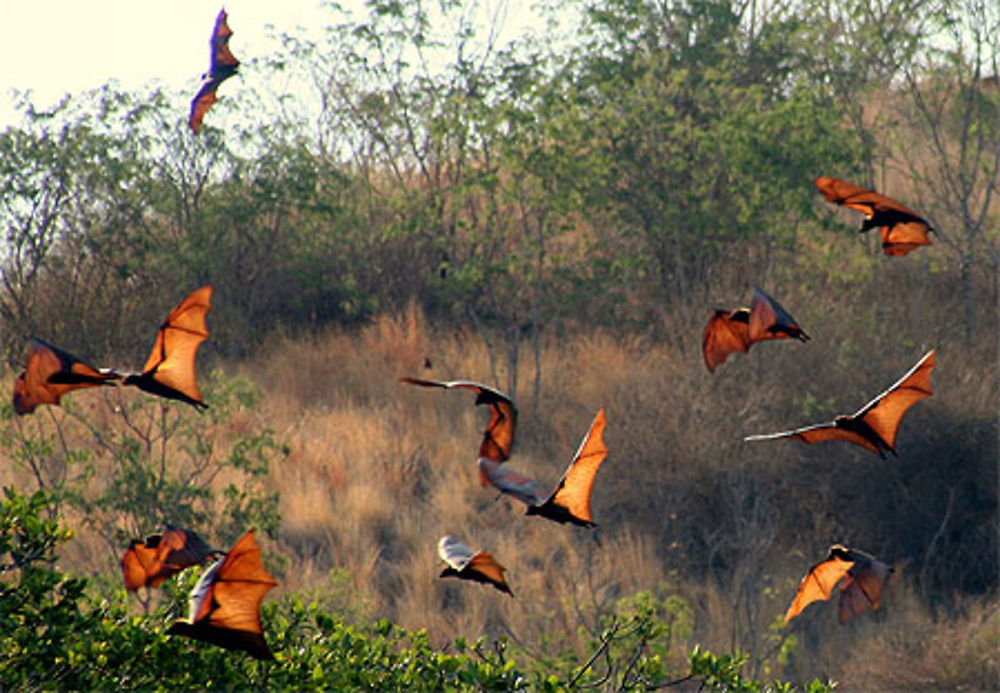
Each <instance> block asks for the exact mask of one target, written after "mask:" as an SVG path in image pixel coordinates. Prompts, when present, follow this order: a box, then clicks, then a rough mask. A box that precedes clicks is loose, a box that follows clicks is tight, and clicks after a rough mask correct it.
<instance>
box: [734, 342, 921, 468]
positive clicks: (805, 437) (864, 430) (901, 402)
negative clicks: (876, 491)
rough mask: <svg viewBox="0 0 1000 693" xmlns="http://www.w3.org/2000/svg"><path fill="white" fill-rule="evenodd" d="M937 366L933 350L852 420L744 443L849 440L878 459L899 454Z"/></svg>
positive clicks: (752, 438)
mask: <svg viewBox="0 0 1000 693" xmlns="http://www.w3.org/2000/svg"><path fill="white" fill-rule="evenodd" d="M934 366H935V350H934V349H931V350H930V351H928V352H927V353H926V354H924V357H923V358H922V359H920V360H919V361H917V363H916V365H915V366H913V368H911V369H910V370H909V371H907V372H906V375H904V376H903V377H902V378H900V379H899V380H897V381H896V382H895V383H893V384H892V386H890V387H889V389H888V390H886V391H885V392H883V393H882V394H880V395H879V396H878V397H876V398H875V399H873V400H872V401H871V402H869V403H868V404H866V405H865V406H863V407H861V409H859V410H858V411H857V412H855V413H854V414H851V415H849V416H844V415H841V416H838V417H836V418H835V419H834V420H833V421H831V422H829V423H822V424H815V425H813V426H805V427H804V428H797V429H795V430H792V431H782V432H781V433H772V434H770V435H757V436H747V437H746V438H744V439H743V440H747V441H755V440H775V439H777V438H795V439H797V440H801V441H802V442H803V443H818V442H820V441H824V440H846V441H847V442H849V443H856V444H857V445H860V446H862V447H863V448H866V449H868V450H871V451H872V452H874V453H876V454H877V455H878V456H879V457H882V458H883V459H884V458H885V452H884V451H885V450H888V451H889V452H891V453H892V454H893V455H895V454H896V432H897V431H898V430H899V422H900V421H902V419H903V415H904V414H906V412H907V410H909V408H910V407H912V406H913V405H914V404H916V403H917V402H919V401H920V400H922V399H923V398H924V397H930V396H931V395H932V394H934V393H933V391H932V390H931V372H932V371H933V370H934Z"/></svg>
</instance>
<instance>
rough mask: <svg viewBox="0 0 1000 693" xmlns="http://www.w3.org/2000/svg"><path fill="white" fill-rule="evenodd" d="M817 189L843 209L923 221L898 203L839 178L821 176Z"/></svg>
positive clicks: (871, 215)
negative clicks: (847, 208)
mask: <svg viewBox="0 0 1000 693" xmlns="http://www.w3.org/2000/svg"><path fill="white" fill-rule="evenodd" d="M816 189H817V190H819V191H820V192H821V193H823V197H825V198H826V199H827V200H828V201H830V202H833V203H834V204H838V205H841V206H843V207H849V208H850V209H853V210H855V211H858V212H861V213H862V214H864V215H865V216H867V217H869V218H871V217H873V216H874V215H875V213H876V212H877V211H883V212H890V211H891V212H897V213H898V214H900V215H903V216H909V217H912V218H913V219H921V217H920V215H919V214H917V213H916V212H914V211H913V210H912V209H909V208H908V207H904V206H903V205H901V204H899V203H898V202H896V201H895V200H894V199H892V198H891V197H886V196H885V195H883V194H881V193H877V192H875V191H874V190H871V189H869V188H862V187H861V186H860V185H854V184H853V183H847V182H845V181H842V180H840V179H839V178H832V177H830V176H820V177H818V178H817V179H816Z"/></svg>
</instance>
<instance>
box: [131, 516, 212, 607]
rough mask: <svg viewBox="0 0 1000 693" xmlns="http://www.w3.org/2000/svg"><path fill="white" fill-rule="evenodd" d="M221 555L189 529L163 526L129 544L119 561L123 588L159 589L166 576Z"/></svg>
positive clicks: (134, 589)
mask: <svg viewBox="0 0 1000 693" xmlns="http://www.w3.org/2000/svg"><path fill="white" fill-rule="evenodd" d="M221 553H222V552H221V551H217V550H216V549H213V548H211V547H210V546H209V545H208V544H206V543H205V541H204V540H203V539H202V538H201V537H199V536H198V535H197V534H196V533H195V532H194V531H193V530H190V529H178V528H176V527H171V526H170V525H167V529H166V531H165V532H163V534H153V535H152V536H149V537H147V538H146V541H144V542H143V541H140V540H138V539H136V540H133V541H132V543H131V544H129V547H128V549H127V550H126V551H125V555H124V556H122V559H121V566H122V573H123V575H124V577H125V589H127V590H129V591H130V592H135V591H137V590H138V589H139V588H140V587H159V586H160V585H161V584H163V582H164V581H165V580H166V579H167V578H169V577H170V576H172V575H174V574H176V573H179V572H181V571H182V570H184V569H185V568H189V567H190V566H193V565H198V564H199V563H204V562H205V561H206V560H208V559H209V558H211V557H212V556H213V555H215V554H221Z"/></svg>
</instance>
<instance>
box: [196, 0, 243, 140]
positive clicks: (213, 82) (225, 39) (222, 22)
mask: <svg viewBox="0 0 1000 693" xmlns="http://www.w3.org/2000/svg"><path fill="white" fill-rule="evenodd" d="M232 35H233V30H232V29H230V28H229V24H227V23H226V11H225V10H220V11H219V16H218V17H216V18H215V27H214V28H213V29H212V38H211V40H210V41H209V45H210V46H211V63H210V65H209V68H208V72H206V73H205V74H204V75H202V78H203V79H204V80H205V83H204V84H203V85H202V87H201V89H199V90H198V93H197V95H195V97H194V100H192V101H191V115H190V116H189V117H188V125H190V126H191V129H192V130H194V132H195V134H197V133H198V130H199V129H200V128H201V119H202V118H204V117H205V113H207V112H208V109H210V108H211V107H212V105H213V104H214V103H215V102H216V101H217V100H218V98H217V97H216V96H215V91H216V89H218V88H219V85H220V84H222V83H223V82H224V81H226V80H227V79H229V78H230V77H232V76H233V75H235V74H236V70H237V68H239V66H240V61H239V60H237V59H236V58H235V56H233V54H232V52H231V51H230V50H229V37H230V36H232Z"/></svg>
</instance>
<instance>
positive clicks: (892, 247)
mask: <svg viewBox="0 0 1000 693" xmlns="http://www.w3.org/2000/svg"><path fill="white" fill-rule="evenodd" d="M881 230H882V252H883V253H885V254H886V255H894V256H901V255H906V254H908V253H910V252H911V251H913V250H916V249H917V248H919V247H920V246H922V245H933V244H932V243H931V239H930V238H929V237H928V236H927V233H928V232H929V231H930V230H931V227H930V226H929V225H928V224H927V222H926V221H924V220H923V219H916V220H909V221H900V222H897V223H894V224H887V225H885V226H882V227H881Z"/></svg>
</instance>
